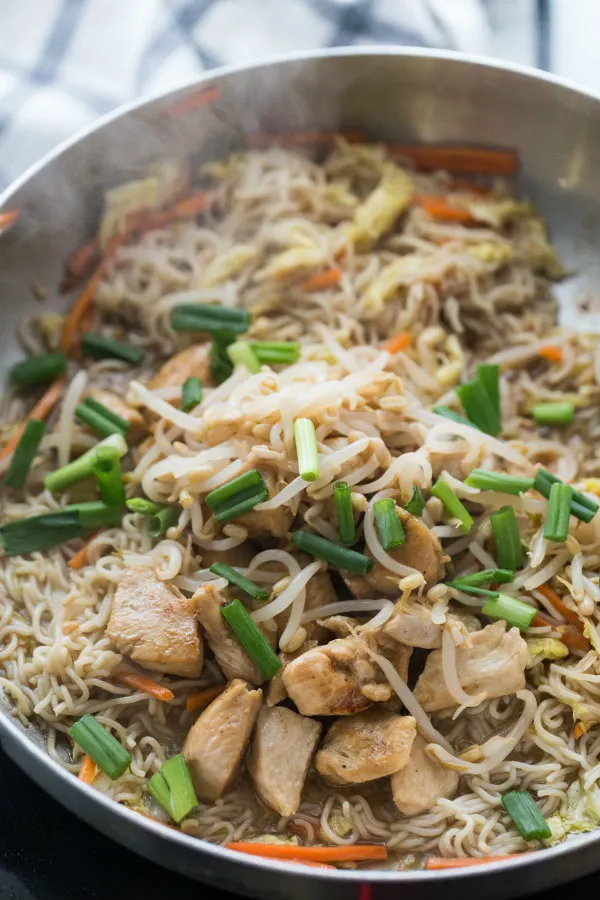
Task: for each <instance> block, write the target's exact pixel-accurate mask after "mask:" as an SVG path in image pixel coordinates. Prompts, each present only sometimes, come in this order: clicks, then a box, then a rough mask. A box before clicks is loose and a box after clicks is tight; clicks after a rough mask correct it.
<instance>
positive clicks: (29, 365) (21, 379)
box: [9, 351, 67, 388]
mask: <svg viewBox="0 0 600 900" xmlns="http://www.w3.org/2000/svg"><path fill="white" fill-rule="evenodd" d="M66 371H67V360H66V357H65V355H64V353H60V352H59V351H57V352H55V353H44V354H42V355H41V356H31V357H30V358H29V359H24V360H23V361H22V362H19V363H17V364H16V365H15V366H13V367H12V369H11V370H10V373H9V378H10V380H11V382H12V384H14V385H16V386H17V387H19V388H24V387H30V386H31V385H32V384H46V382H48V381H54V379H55V378H58V377H59V376H60V375H64V374H65V372H66Z"/></svg>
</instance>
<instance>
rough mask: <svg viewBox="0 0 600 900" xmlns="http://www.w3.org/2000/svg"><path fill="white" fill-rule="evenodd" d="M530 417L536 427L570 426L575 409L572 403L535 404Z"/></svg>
mask: <svg viewBox="0 0 600 900" xmlns="http://www.w3.org/2000/svg"><path fill="white" fill-rule="evenodd" d="M531 415H532V416H533V418H534V420H535V421H536V422H537V424H538V425H557V426H559V425H570V424H571V422H572V421H573V417H574V416H575V407H574V406H573V404H572V403H536V404H535V406H532V407H531Z"/></svg>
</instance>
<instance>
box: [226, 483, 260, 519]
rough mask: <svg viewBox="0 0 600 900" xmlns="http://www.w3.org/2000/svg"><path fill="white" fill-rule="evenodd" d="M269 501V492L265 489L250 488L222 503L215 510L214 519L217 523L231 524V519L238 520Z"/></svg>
mask: <svg viewBox="0 0 600 900" xmlns="http://www.w3.org/2000/svg"><path fill="white" fill-rule="evenodd" d="M268 499H269V492H268V490H267V489H266V487H265V488H248V490H246V491H240V492H239V494H235V496H233V497H231V499H230V500H226V501H225V502H224V503H221V505H220V506H217V508H216V509H215V510H214V513H213V514H214V517H215V520H216V521H217V522H229V521H230V519H236V518H237V517H238V516H242V515H243V514H244V513H247V512H250V511H251V510H252V509H254V507H255V506H258V504H259V503H264V502H265V500H268Z"/></svg>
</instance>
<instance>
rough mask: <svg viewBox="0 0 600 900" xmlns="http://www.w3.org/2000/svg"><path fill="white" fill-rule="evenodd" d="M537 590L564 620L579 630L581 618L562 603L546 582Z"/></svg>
mask: <svg viewBox="0 0 600 900" xmlns="http://www.w3.org/2000/svg"><path fill="white" fill-rule="evenodd" d="M538 591H539V592H540V594H543V595H544V597H545V598H546V600H547V601H548V602H549V603H550V604H552V606H553V607H554V609H555V610H556V612H557V613H560V615H561V616H562V617H563V619H564V620H565V622H569V623H570V624H571V625H576V626H577V627H578V628H579V630H580V631H581V629H582V627H583V626H582V624H581V619H580V618H579V616H578V615H577V613H576V612H575V611H574V610H572V609H569V607H568V606H566V605H565V604H564V603H563V601H562V600H561V599H560V597H559V596H558V594H557V593H556V591H553V590H552V588H551V587H548V585H547V584H543V585H542V586H541V587H539V588H538Z"/></svg>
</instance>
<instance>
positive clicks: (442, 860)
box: [425, 853, 523, 872]
mask: <svg viewBox="0 0 600 900" xmlns="http://www.w3.org/2000/svg"><path fill="white" fill-rule="evenodd" d="M517 856H523V854H522V853H511V854H508V855H507V856H482V857H479V858H478V859H472V858H469V859H463V857H460V856H459V857H447V858H446V857H443V856H430V857H429V859H427V860H426V861H425V868H426V869H427V870H428V871H429V872H437V871H439V870H440V869H467V868H469V867H470V866H481V865H483V864H484V863H494V862H502V861H503V860H505V859H516V858H517Z"/></svg>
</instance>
